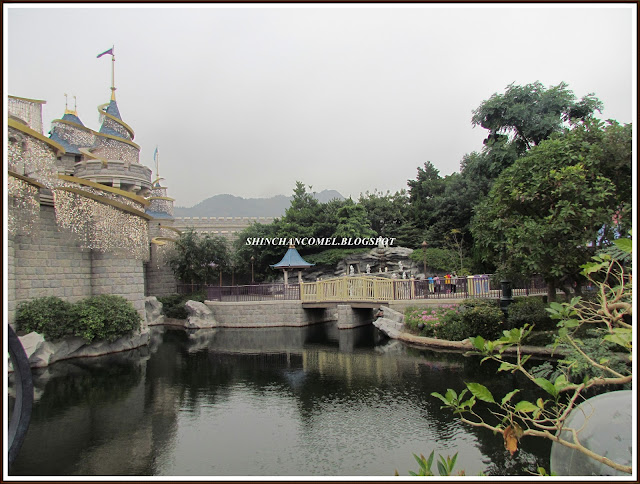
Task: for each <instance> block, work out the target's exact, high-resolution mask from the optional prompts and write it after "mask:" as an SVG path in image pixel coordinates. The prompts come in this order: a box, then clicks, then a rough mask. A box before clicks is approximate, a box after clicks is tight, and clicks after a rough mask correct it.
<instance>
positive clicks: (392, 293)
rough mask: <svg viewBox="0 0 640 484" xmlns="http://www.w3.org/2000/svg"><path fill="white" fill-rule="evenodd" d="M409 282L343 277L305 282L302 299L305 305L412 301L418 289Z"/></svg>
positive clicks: (301, 288) (301, 289)
mask: <svg viewBox="0 0 640 484" xmlns="http://www.w3.org/2000/svg"><path fill="white" fill-rule="evenodd" d="M412 283H413V281H412V280H409V279H395V280H394V279H387V278H384V277H358V276H343V277H334V278H331V279H326V280H324V281H317V282H303V283H302V284H301V286H300V299H302V301H303V302H325V301H391V300H394V299H412V298H413V297H415V294H414V291H415V286H414V285H413V284H412Z"/></svg>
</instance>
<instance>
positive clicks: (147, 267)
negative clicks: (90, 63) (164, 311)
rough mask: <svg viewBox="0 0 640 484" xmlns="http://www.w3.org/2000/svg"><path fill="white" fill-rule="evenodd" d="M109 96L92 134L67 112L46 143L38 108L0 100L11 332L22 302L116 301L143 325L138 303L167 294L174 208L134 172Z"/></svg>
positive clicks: (138, 169)
mask: <svg viewBox="0 0 640 484" xmlns="http://www.w3.org/2000/svg"><path fill="white" fill-rule="evenodd" d="M112 84H113V83H112ZM111 90H112V93H111V99H110V101H109V102H108V103H105V104H103V105H101V106H99V107H98V111H99V115H100V128H99V130H98V131H94V130H93V129H90V128H88V127H87V126H85V125H84V123H83V122H82V121H81V120H80V118H79V116H78V113H77V112H76V111H75V109H74V110H71V109H68V108H67V109H65V112H64V114H63V116H62V117H61V118H60V119H56V120H54V121H52V123H51V131H50V136H49V137H47V136H45V135H44V134H43V123H42V104H44V103H45V101H40V100H35V99H26V98H20V97H15V96H9V98H8V117H9V119H8V123H7V124H8V173H7V175H8V176H7V187H8V200H7V203H8V220H7V232H8V264H7V265H8V267H7V272H8V284H7V287H6V289H5V291H6V295H7V306H8V316H9V322H10V323H12V322H13V320H14V318H15V311H16V308H17V306H18V305H19V304H20V303H21V302H23V301H28V300H31V299H34V298H39V297H45V296H57V297H60V298H62V299H65V300H67V301H70V302H75V301H78V300H80V299H83V298H85V297H89V296H93V295H99V294H116V295H120V296H123V297H125V298H126V299H128V300H129V301H130V302H131V303H132V304H133V306H134V307H135V308H136V310H137V311H138V312H139V313H140V315H141V316H142V317H143V319H144V318H145V297H146V296H147V295H154V296H160V295H165V294H170V293H175V292H176V281H175V278H174V276H173V273H172V271H171V270H170V269H169V268H168V266H167V265H166V262H165V261H166V252H167V250H169V249H170V247H171V245H172V242H173V241H175V239H176V237H177V236H178V234H179V232H180V230H179V229H177V228H175V227H174V218H173V199H172V198H170V197H168V196H167V188H166V187H164V186H162V185H161V179H160V178H158V177H156V179H155V180H153V181H152V179H151V174H152V171H151V169H149V168H148V167H146V166H145V165H143V164H141V163H140V159H139V158H140V147H139V146H138V145H137V144H136V143H135V142H134V141H133V140H134V131H133V129H132V128H131V127H129V126H128V125H127V124H126V123H125V122H124V121H123V120H122V117H121V115H120V110H119V108H118V104H117V102H116V97H115V86H113V85H112V86H111ZM154 157H155V156H154ZM156 174H157V173H156Z"/></svg>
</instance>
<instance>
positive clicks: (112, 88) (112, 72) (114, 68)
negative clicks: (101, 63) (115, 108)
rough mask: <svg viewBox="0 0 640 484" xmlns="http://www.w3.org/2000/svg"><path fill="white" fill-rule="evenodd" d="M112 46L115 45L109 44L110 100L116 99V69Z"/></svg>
mask: <svg viewBox="0 0 640 484" xmlns="http://www.w3.org/2000/svg"><path fill="white" fill-rule="evenodd" d="M114 47H115V46H111V100H112V101H115V100H116V80H115V79H116V77H115V70H116V54H115V51H114Z"/></svg>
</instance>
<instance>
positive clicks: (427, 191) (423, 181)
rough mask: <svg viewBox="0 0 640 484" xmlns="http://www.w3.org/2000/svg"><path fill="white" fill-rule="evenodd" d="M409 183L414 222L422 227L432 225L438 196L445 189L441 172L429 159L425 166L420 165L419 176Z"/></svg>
mask: <svg viewBox="0 0 640 484" xmlns="http://www.w3.org/2000/svg"><path fill="white" fill-rule="evenodd" d="M407 185H408V186H409V202H410V203H411V209H412V215H413V220H414V222H415V223H416V225H417V226H418V227H420V228H428V227H430V226H431V225H432V224H433V223H434V221H435V217H434V216H433V213H434V212H435V209H436V206H437V203H438V202H437V200H438V197H440V196H441V195H442V194H443V193H444V189H445V185H444V180H443V179H442V177H441V176H440V172H439V171H438V169H437V168H436V167H435V166H433V163H431V162H430V161H427V162H425V164H424V168H420V167H418V176H417V177H416V179H415V180H408V181H407Z"/></svg>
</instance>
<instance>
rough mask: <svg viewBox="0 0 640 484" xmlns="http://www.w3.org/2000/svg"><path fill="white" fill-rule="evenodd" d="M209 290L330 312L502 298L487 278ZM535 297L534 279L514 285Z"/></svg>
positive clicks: (229, 297) (342, 280)
mask: <svg viewBox="0 0 640 484" xmlns="http://www.w3.org/2000/svg"><path fill="white" fill-rule="evenodd" d="M193 289H194V288H193V286H190V285H185V286H183V287H180V288H179V290H180V292H194V291H193ZM198 289H200V288H198ZM206 290H207V299H208V300H210V301H229V302H231V301H235V302H240V301H278V300H280V301H282V300H286V301H301V302H302V305H303V307H305V308H327V307H333V306H335V305H336V304H349V305H351V306H352V307H361V308H373V307H376V306H379V305H380V304H388V303H390V302H391V301H410V300H422V299H466V298H472V297H484V298H496V299H497V298H499V297H500V296H501V294H502V292H501V289H500V288H499V287H495V286H494V283H492V282H491V280H490V278H489V276H487V275H482V276H478V275H476V276H468V277H458V278H450V279H445V278H440V279H439V280H437V281H431V280H417V279H391V278H385V277H379V276H374V275H366V276H355V275H353V276H347V275H345V276H340V277H333V278H330V279H325V280H321V281H315V282H302V283H300V284H283V283H277V284H254V285H247V286H212V285H210V286H207V287H206ZM532 294H546V285H545V283H544V281H542V280H539V279H531V280H527V281H522V282H520V283H514V285H513V296H529V295H532Z"/></svg>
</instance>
